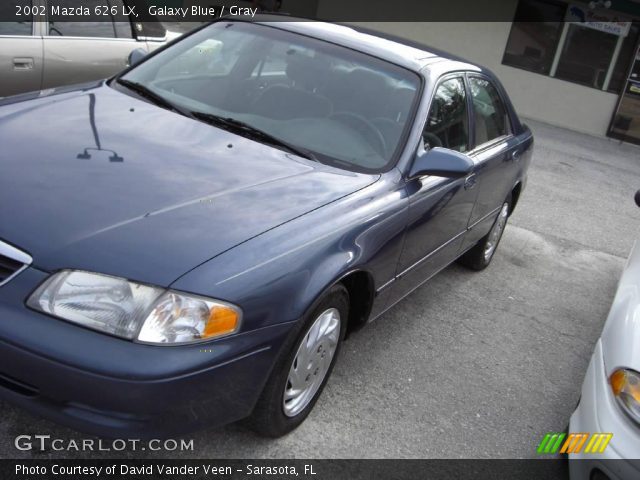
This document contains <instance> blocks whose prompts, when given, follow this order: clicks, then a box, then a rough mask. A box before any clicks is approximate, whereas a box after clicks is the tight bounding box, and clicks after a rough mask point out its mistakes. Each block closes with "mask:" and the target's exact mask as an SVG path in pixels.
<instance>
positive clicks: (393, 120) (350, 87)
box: [122, 22, 420, 171]
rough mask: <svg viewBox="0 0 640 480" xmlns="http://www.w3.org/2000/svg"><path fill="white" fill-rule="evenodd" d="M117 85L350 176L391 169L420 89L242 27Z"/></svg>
mask: <svg viewBox="0 0 640 480" xmlns="http://www.w3.org/2000/svg"><path fill="white" fill-rule="evenodd" d="M122 80H123V81H129V82H136V83H138V84H142V85H144V86H145V87H147V88H149V89H151V90H152V91H153V92H154V93H155V94H157V95H160V96H162V97H163V98H166V99H168V100H170V101H171V102H173V103H174V104H176V105H179V106H180V107H182V108H183V109H185V110H188V111H189V112H192V113H193V112H195V113H197V114H198V115H199V116H198V118H202V114H208V115H209V117H211V116H216V117H222V118H224V119H228V118H231V119H233V120H237V121H240V122H243V123H244V124H248V125H250V126H252V127H255V128H257V129H259V130H261V131H263V132H266V133H268V134H269V135H271V136H273V137H276V138H277V139H280V140H284V141H286V142H287V143H288V144H291V145H295V146H297V147H302V148H303V149H305V150H306V151H309V152H311V153H312V154H313V156H314V157H316V159H318V160H319V161H322V162H325V163H331V164H334V165H336V166H339V167H343V168H347V169H355V170H358V171H380V170H381V169H384V168H386V167H388V166H389V165H390V164H391V162H393V160H394V158H395V156H396V152H397V151H398V150H399V149H400V148H401V139H402V138H403V133H404V132H405V129H406V128H408V126H409V123H410V120H411V117H412V111H413V105H414V104H415V103H416V100H417V97H418V93H419V89H420V78H419V76H418V74H417V73H414V72H412V71H409V70H406V69H404V68H401V67H399V66H397V65H394V64H391V63H389V62H386V61H384V60H380V59H377V58H374V57H371V56H369V55H366V54H364V53H360V52H357V51H354V50H351V49H347V48H344V47H341V46H338V45H335V44H331V43H328V42H324V41H322V40H319V39H314V38H310V37H306V36H303V35H298V34H295V33H293V32H289V31H286V30H283V29H280V28H277V27H275V26H265V25H259V24H252V23H248V22H216V23H214V24H212V25H210V26H209V27H207V28H205V29H203V30H201V31H199V32H196V33H195V34H193V35H191V36H189V37H187V38H185V39H184V40H182V41H181V42H178V43H177V44H176V45H174V46H173V47H171V48H169V49H167V50H164V51H162V52H160V53H159V54H158V55H156V56H154V57H152V58H150V59H149V60H147V61H145V62H144V63H142V64H140V65H139V66H138V67H136V68H135V69H133V70H132V71H130V72H129V73H127V74H126V75H125V76H123V77H122ZM124 83H126V82H124ZM265 143H266V142H265Z"/></svg>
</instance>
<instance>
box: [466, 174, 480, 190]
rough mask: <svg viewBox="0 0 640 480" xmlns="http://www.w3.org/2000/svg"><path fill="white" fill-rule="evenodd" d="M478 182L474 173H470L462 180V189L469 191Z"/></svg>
mask: <svg viewBox="0 0 640 480" xmlns="http://www.w3.org/2000/svg"><path fill="white" fill-rule="evenodd" d="M477 182H478V176H477V175H476V174H475V173H472V174H471V175H469V176H468V177H467V178H465V179H464V189H465V190H469V189H471V188H473V187H475V186H476V183H477Z"/></svg>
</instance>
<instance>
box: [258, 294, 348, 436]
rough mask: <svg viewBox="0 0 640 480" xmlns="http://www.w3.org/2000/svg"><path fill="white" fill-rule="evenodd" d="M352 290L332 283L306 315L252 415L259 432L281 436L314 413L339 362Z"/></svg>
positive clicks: (275, 367)
mask: <svg viewBox="0 0 640 480" xmlns="http://www.w3.org/2000/svg"><path fill="white" fill-rule="evenodd" d="M348 312H349V295H348V293H347V290H346V289H345V288H344V286H342V285H336V286H334V287H332V288H331V289H330V290H329V291H328V292H327V293H326V294H325V295H324V297H323V298H322V299H321V300H320V302H319V303H318V304H317V306H316V307H315V308H313V310H312V311H311V312H310V313H309V314H308V315H307V316H306V318H305V322H304V325H303V328H302V329H301V332H300V334H299V335H298V337H297V338H296V340H295V342H293V344H292V348H289V349H288V350H287V351H286V353H284V354H283V355H282V357H281V358H280V359H279V360H278V361H277V363H276V365H275V366H274V369H273V372H272V374H271V376H270V378H269V380H268V381H267V385H266V386H265V388H264V390H263V392H262V395H261V396H260V399H259V400H258V403H257V405H256V408H255V409H254V411H253V413H252V415H251V417H250V418H249V420H248V424H249V427H250V428H252V429H253V430H254V431H255V432H257V433H259V434H261V435H265V436H269V437H279V436H281V435H284V434H286V433H289V432H290V431H291V430H293V429H295V428H296V427H297V426H298V425H300V424H301V423H302V422H303V421H304V419H305V418H306V417H307V415H309V412H311V409H312V408H313V406H314V405H315V403H316V401H317V400H318V397H319V396H320V394H321V392H322V390H323V389H324V386H325V385H326V383H327V380H328V378H329V376H330V375H331V371H332V370H333V366H334V364H335V361H336V358H337V355H338V352H339V350H340V345H341V343H342V340H343V338H344V334H345V331H346V327H347V320H348Z"/></svg>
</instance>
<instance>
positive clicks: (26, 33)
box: [0, 0, 43, 97]
mask: <svg viewBox="0 0 640 480" xmlns="http://www.w3.org/2000/svg"><path fill="white" fill-rule="evenodd" d="M34 7H35V11H36V13H37V12H38V2H33V4H32V2H31V1H30V0H2V1H0V18H3V19H10V18H16V17H17V13H18V8H19V9H20V10H19V11H20V13H21V15H20V18H21V21H19V22H18V21H14V22H5V21H3V22H0V97H7V96H9V95H15V94H18V93H24V92H29V91H32V90H40V88H41V82H42V65H43V63H42V38H41V37H40V36H38V32H37V26H38V24H37V22H36V21H34V20H37V15H36V16H34V15H33V11H34ZM25 12H26V13H25Z"/></svg>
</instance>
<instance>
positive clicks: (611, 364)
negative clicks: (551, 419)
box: [569, 191, 640, 480]
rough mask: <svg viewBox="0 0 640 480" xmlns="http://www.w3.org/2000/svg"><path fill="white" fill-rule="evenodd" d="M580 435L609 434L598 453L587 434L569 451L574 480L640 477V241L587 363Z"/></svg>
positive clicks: (577, 417)
mask: <svg viewBox="0 0 640 480" xmlns="http://www.w3.org/2000/svg"><path fill="white" fill-rule="evenodd" d="M636 203H637V204H638V206H640V191H639V192H638V194H636ZM580 433H582V434H588V435H589V436H591V438H592V437H593V434H598V433H604V434H612V435H611V436H609V435H607V436H605V437H603V441H602V443H601V447H602V448H598V449H597V451H596V452H593V450H594V449H593V448H591V450H592V451H591V452H587V451H586V450H587V449H588V447H589V443H590V441H589V439H588V438H589V437H587V440H586V441H585V442H583V448H581V449H579V450H580V452H579V453H570V454H569V460H570V462H569V471H570V475H571V479H572V480H577V479H585V480H589V479H591V480H601V479H602V480H604V479H611V480H615V479H620V480H622V479H625V480H626V479H637V478H640V242H639V241H636V243H635V245H634V247H633V249H632V251H631V254H630V255H629V259H628V260H627V264H626V266H625V269H624V272H623V274H622V278H621V279H620V283H619V285H618V290H617V292H616V295H615V298H614V300H613V305H612V306H611V310H610V311H609V316H608V318H607V321H606V323H605V326H604V329H603V331H602V336H601V337H600V339H598V342H597V343H596V347H595V350H594V352H593V356H592V357H591V361H590V362H589V368H588V370H587V374H586V376H585V379H584V383H583V385H582V395H581V398H580V403H579V405H578V407H577V409H576V411H575V412H574V413H573V415H572V416H571V421H570V423H569V435H571V434H574V435H575V434H580ZM607 442H608V443H607ZM592 446H593V445H592ZM573 460H582V461H573ZM584 460H586V461H584ZM613 460H618V461H613Z"/></svg>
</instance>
